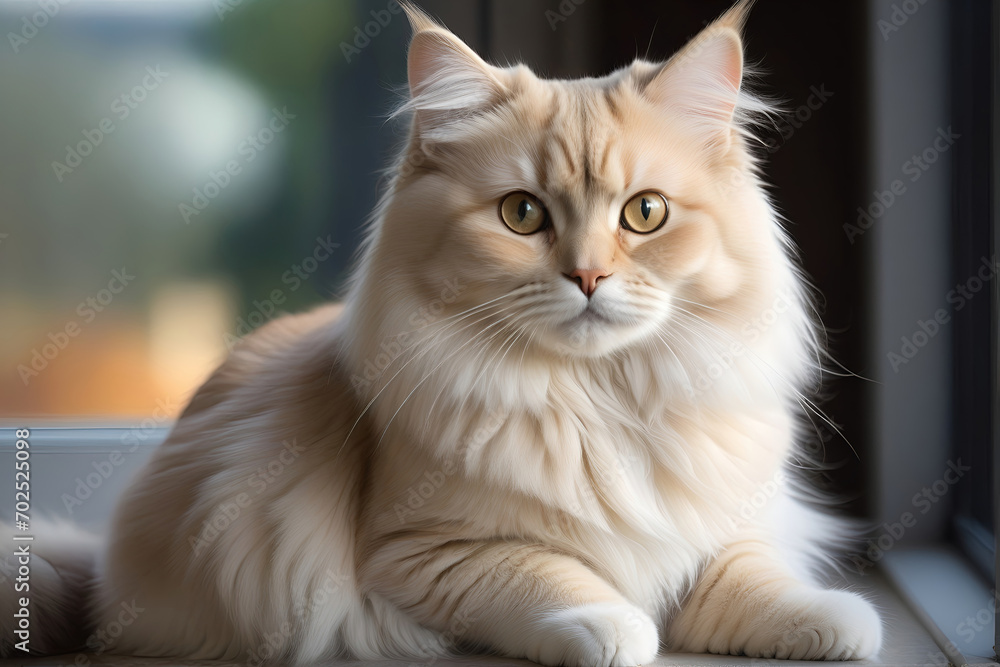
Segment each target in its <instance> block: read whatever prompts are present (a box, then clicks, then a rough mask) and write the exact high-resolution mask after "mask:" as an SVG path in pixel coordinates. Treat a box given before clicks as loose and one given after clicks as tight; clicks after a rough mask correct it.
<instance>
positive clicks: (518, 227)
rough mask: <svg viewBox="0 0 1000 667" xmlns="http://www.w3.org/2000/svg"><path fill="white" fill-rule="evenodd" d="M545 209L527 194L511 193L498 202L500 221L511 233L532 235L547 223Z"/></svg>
mask: <svg viewBox="0 0 1000 667" xmlns="http://www.w3.org/2000/svg"><path fill="white" fill-rule="evenodd" d="M548 217H549V216H548V213H546V212H545V207H544V206H542V203H541V202H540V201H538V199H536V198H535V197H532V196H531V195H529V194H528V193H527V192H512V193H510V194H509V195H507V196H506V197H504V198H503V201H502V202H500V219H501V220H503V224H505V225H507V227H509V228H510V230H511V231H513V232H517V233H518V234H534V233H535V232H537V231H539V230H541V229H543V228H544V227H545V226H546V222H547V221H548Z"/></svg>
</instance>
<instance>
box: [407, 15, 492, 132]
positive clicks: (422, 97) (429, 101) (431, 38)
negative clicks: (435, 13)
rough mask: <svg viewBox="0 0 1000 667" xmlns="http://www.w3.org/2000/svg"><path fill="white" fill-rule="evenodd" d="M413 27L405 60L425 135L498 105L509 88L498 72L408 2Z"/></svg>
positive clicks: (409, 106)
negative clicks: (500, 98) (498, 100)
mask: <svg viewBox="0 0 1000 667" xmlns="http://www.w3.org/2000/svg"><path fill="white" fill-rule="evenodd" d="M401 4H402V5H403V9H404V10H405V11H406V15H407V16H408V17H409V19H410V25H411V27H412V28H413V39H412V40H411V41H410V50H409V54H408V56H407V70H408V77H409V85H410V101H409V102H408V103H407V104H406V105H405V107H404V108H406V109H407V110H411V111H413V112H414V113H415V114H416V119H417V127H418V129H419V131H420V132H421V134H422V135H423V136H430V137H433V136H434V135H440V134H441V133H443V132H446V131H447V129H448V127H449V126H450V125H451V124H453V123H454V122H455V121H457V120H460V119H462V118H466V117H469V116H472V115H475V114H476V113H477V112H480V111H483V110H485V109H487V108H489V107H490V106H492V105H493V104H495V102H496V101H497V99H498V98H499V97H500V96H501V95H502V94H503V92H504V90H505V86H504V85H503V83H502V82H501V80H500V72H499V70H498V69H497V68H495V67H493V66H491V65H490V64H488V63H487V62H486V61H484V60H483V59H482V58H480V57H479V56H478V55H476V53H475V52H474V51H473V50H472V49H470V48H469V47H468V46H467V45H466V44H465V42H463V41H462V40H460V39H459V38H458V37H456V36H455V35H454V34H452V33H451V32H449V31H448V30H446V29H445V28H443V27H441V26H440V25H438V24H437V23H435V22H434V21H433V20H431V19H430V18H429V17H428V16H427V15H426V14H424V13H423V12H421V11H420V10H419V9H417V8H415V7H414V6H413V5H411V4H409V3H401Z"/></svg>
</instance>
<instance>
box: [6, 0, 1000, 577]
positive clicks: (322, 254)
mask: <svg viewBox="0 0 1000 667" xmlns="http://www.w3.org/2000/svg"><path fill="white" fill-rule="evenodd" d="M419 4H421V5H422V6H423V7H425V8H426V9H427V10H428V11H429V12H430V13H431V14H433V15H436V16H438V17H439V18H440V19H441V20H442V21H443V22H444V23H445V24H447V25H448V26H449V27H450V28H452V29H453V30H454V31H455V32H456V33H457V34H459V35H460V36H461V37H462V38H464V39H465V40H466V41H467V42H468V43H469V44H470V45H471V46H472V47H473V48H475V49H477V50H478V51H479V52H480V53H481V54H483V55H484V56H486V57H488V58H490V59H492V60H494V61H495V62H500V63H505V62H512V61H517V60H523V61H524V62H526V63H527V64H529V65H530V66H531V67H532V68H533V69H535V71H536V72H538V73H540V74H542V75H546V76H552V77H577V76H584V75H600V74H604V73H607V72H609V71H611V70H613V69H614V68H617V67H619V66H622V65H625V64H627V63H629V62H630V61H631V60H632V59H633V58H635V57H636V56H643V57H648V58H649V59H665V58H667V57H668V56H669V55H670V54H671V53H673V52H674V51H675V50H676V49H678V48H679V47H680V46H682V45H683V44H684V43H685V41H686V40H687V39H689V38H690V37H692V36H693V35H695V34H696V33H697V32H698V31H699V30H700V29H701V28H702V27H704V26H705V25H706V24H707V23H708V22H709V21H711V20H712V19H714V18H715V17H716V16H718V15H719V14H721V13H722V12H723V11H724V10H725V9H727V8H728V6H729V4H730V3H729V2H728V1H726V0H699V1H698V2H694V1H691V0H657V1H652V0H634V1H630V2H627V3H625V2H613V1H612V0H503V1H501V0H461V1H460V0H452V1H449V0H426V1H425V2H421V3H419ZM995 5H996V3H995V2H993V1H992V0H953V1H952V2H948V3H944V2H934V1H928V0H905V1H903V2H894V1H891V0H848V1H844V2H838V3H836V4H831V3H811V2H786V1H784V0H760V1H759V2H758V3H757V5H756V6H755V8H754V10H753V12H752V14H751V16H750V20H749V25H748V26H747V54H748V58H749V60H750V61H751V62H760V63H761V64H762V68H763V76H762V77H761V80H760V83H759V87H760V89H761V90H762V92H764V93H765V94H769V95H772V96H775V97H778V98H780V99H782V100H783V107H784V109H785V111H784V113H783V115H782V116H781V117H780V118H779V119H778V120H777V121H776V122H775V124H774V126H773V127H771V128H767V129H765V131H764V134H763V137H762V139H763V140H764V145H763V146H762V147H761V154H762V155H764V156H765V157H766V164H765V175H766V178H767V179H768V181H769V182H770V183H772V184H773V187H772V189H771V192H772V195H773V197H774V199H775V202H776V204H777V206H778V208H779V210H780V211H781V212H782V213H783V214H784V215H785V216H786V217H787V220H788V227H789V229H790V231H791V233H792V235H793V236H794V238H795V240H796V242H797V243H798V245H799V247H800V249H801V260H802V264H803V266H804V267H805V270H806V272H807V274H808V275H809V276H810V278H811V279H812V281H813V283H814V285H815V287H816V290H817V295H818V300H819V306H820V312H821V314H822V317H823V320H824V323H825V324H826V326H827V327H828V330H829V332H830V334H829V346H830V350H831V352H832V354H833V356H834V357H835V358H836V359H837V360H838V362H840V363H841V364H843V366H844V368H845V369H847V371H849V372H847V374H846V376H845V377H839V376H836V375H830V376H829V377H828V381H827V383H826V386H825V389H826V393H825V396H824V398H823V401H822V405H823V407H824V409H825V411H826V413H827V414H828V415H829V417H830V420H831V421H832V422H833V423H834V424H836V425H837V426H838V427H839V428H840V430H841V431H842V432H843V436H841V435H838V434H836V433H835V432H834V429H833V428H831V427H830V426H828V425H825V424H824V423H823V422H822V421H821V420H818V419H814V422H815V424H816V427H815V430H814V432H815V435H814V436H813V438H812V442H811V443H810V445H811V448H812V449H814V450H815V451H823V452H824V457H825V461H826V463H827V464H828V465H829V469H828V470H827V471H826V472H825V473H824V474H823V475H822V477H823V481H824V483H825V484H826V485H827V486H828V488H830V489H831V490H833V491H835V492H837V493H838V494H839V497H840V498H843V503H842V504H843V506H844V507H845V508H847V509H849V510H851V511H853V512H855V513H857V514H862V515H866V516H870V517H875V518H876V519H877V520H895V519H896V518H898V517H899V516H900V514H901V512H904V511H908V510H912V509H913V502H914V501H913V497H914V493H919V492H920V491H921V488H922V487H923V486H924V485H926V484H931V483H933V482H934V481H935V480H936V479H937V478H939V477H940V476H941V475H942V472H943V471H944V470H946V469H947V467H946V463H947V461H949V460H952V459H954V458H955V457H956V456H962V457H964V459H963V461H973V462H974V463H975V465H974V466H973V470H972V472H970V473H969V474H968V477H965V478H964V479H963V484H962V486H961V488H962V490H961V491H960V492H959V493H948V494H947V497H946V498H945V499H943V500H942V502H940V503H939V502H938V500H937V499H935V501H934V506H933V512H932V513H931V514H930V515H929V517H928V518H927V519H922V520H921V522H920V523H919V525H918V526H917V527H916V528H914V529H913V531H911V535H923V536H926V537H935V538H937V537H941V536H943V535H949V536H950V538H951V539H954V540H957V541H959V542H963V541H964V542H963V544H965V545H966V546H965V547H963V548H966V549H967V550H968V551H969V553H970V554H971V553H972V552H974V551H975V552H976V553H978V556H975V558H976V559H977V562H978V563H980V566H981V570H982V571H983V572H987V571H988V572H990V573H991V572H992V569H991V568H992V557H993V555H992V554H993V547H992V517H993V509H992V507H993V482H992V479H993V461H994V458H993V444H992V443H993V437H994V426H995V423H996V421H995V419H994V412H995V406H996V401H995V397H996V392H995V388H994V386H993V385H994V380H995V378H996V372H995V369H996V366H995V359H996V340H997V338H996V334H995V331H994V330H993V329H991V327H992V326H993V323H994V322H995V314H996V306H995V304H996V286H995V282H994V281H992V280H991V279H990V278H988V279H985V280H982V281H981V282H980V284H979V287H978V288H977V289H976V290H975V291H974V292H970V293H969V295H968V298H966V297H965V296H961V301H958V298H959V297H956V296H955V294H956V292H955V290H956V289H957V288H959V287H962V286H967V287H968V288H971V287H972V285H971V284H969V280H970V279H971V278H974V277H975V276H976V272H977V271H978V270H979V269H978V267H980V266H981V265H982V264H983V261H987V262H988V261H990V259H991V258H992V257H993V252H994V251H993V243H994V241H995V234H994V231H993V230H994V229H995V226H994V223H993V220H994V218H993V217H992V216H993V209H992V208H991V207H992V205H993V204H992V201H993V200H992V199H991V188H992V184H993V180H994V179H995V177H996V173H997V170H996V169H995V164H996V160H995V156H996V154H997V152H996V148H995V139H994V137H995V135H994V133H993V132H992V124H993V118H994V117H995V106H994V105H993V102H992V98H991V95H992V94H993V93H992V90H993V88H994V83H995V81H996V65H995V63H996V51H995V46H996V39H995V35H996V34H997V31H996V29H995V27H994V26H995V25H996V24H995V20H996V15H997V12H996V9H995ZM0 35H2V43H0V91H2V92H0V119H2V122H0V156H2V159H0V202H2V204H3V205H2V206H0V420H2V422H3V423H4V424H7V425H10V426H19V425H23V424H28V425H32V426H36V427H37V426H42V425H46V424H61V425H64V426H66V425H69V426H73V425H91V426H93V425H107V424H134V423H152V424H154V425H159V426H164V427H165V426H168V425H169V423H170V420H171V419H172V418H173V417H175V416H176V415H177V414H178V413H179V412H180V410H181V409H182V408H183V405H184V403H185V401H186V399H187V398H188V397H189V396H190V394H191V392H192V391H193V390H194V389H195V388H196V387H197V386H198V385H199V383H200V382H201V381H202V380H203V379H204V378H205V377H206V375H207V374H208V373H209V372H210V371H211V370H212V369H213V367H214V366H215V365H216V364H218V363H219V362H220V361H221V359H222V358H223V357H224V355H225V354H226V352H227V350H228V348H229V347H230V346H231V345H232V343H233V342H234V341H235V340H236V339H237V338H238V337H239V336H242V335H244V334H246V333H247V332H249V331H250V330H252V329H254V328H256V327H257V326H259V325H260V324H262V323H263V322H265V321H267V320H269V319H272V318H274V317H276V316H278V315H280V314H281V313H282V312H292V311H298V310H301V309H304V308H307V307H309V306H310V305H312V304H316V303H319V302H321V301H323V300H327V299H331V298H336V296H337V294H338V293H339V291H340V289H341V288H342V285H343V282H344V278H345V276H346V274H347V271H348V268H349V263H350V259H351V257H352V255H353V253H354V251H355V249H356V248H357V245H358V241H359V230H360V229H361V227H362V225H363V223H364V220H365V218H366V216H367V215H368V212H369V211H370V210H371V208H372V207H373V205H374V203H375V201H376V199H377V196H378V193H379V185H380V175H379V170H380V169H381V168H383V167H384V166H385V165H386V164H387V160H388V159H389V157H390V156H391V154H392V152H393V150H395V148H396V147H397V146H398V145H399V143H400V142H401V140H402V138H403V130H404V129H405V128H403V127H401V126H400V125H398V124H395V123H387V122H386V116H387V114H388V113H389V112H390V110H391V109H392V108H393V106H394V105H395V104H396V103H398V102H399V100H400V94H401V92H402V91H403V90H405V71H406V70H405V52H406V44H407V40H408V37H409V28H408V26H407V23H406V20H405V18H404V17H403V16H402V14H401V12H400V11H399V7H398V5H396V3H395V2H394V1H392V0H293V1H283V2H278V1H277V0H0ZM939 311H940V312H943V313H944V316H942V315H941V314H940V312H939ZM942 317H943V318H944V319H942ZM933 321H936V322H937V324H936V325H935V324H934V322H933ZM851 373H854V374H857V375H858V376H862V377H855V376H852V375H851ZM866 378H867V379H866Z"/></svg>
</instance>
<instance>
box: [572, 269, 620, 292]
mask: <svg viewBox="0 0 1000 667" xmlns="http://www.w3.org/2000/svg"><path fill="white" fill-rule="evenodd" d="M563 275H564V276H566V277H567V278H569V279H570V280H572V281H573V282H575V283H576V284H577V285H579V286H580V290H581V291H582V292H583V293H584V294H586V295H587V298H588V299H589V298H590V297H591V296H593V294H594V291H595V290H596V289H597V283H598V282H600V281H601V280H603V279H604V278H607V277H608V276H610V275H611V274H610V273H608V272H606V271H605V270H604V269H577V270H576V271H574V272H573V273H564V274H563Z"/></svg>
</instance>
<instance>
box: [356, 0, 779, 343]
mask: <svg viewBox="0 0 1000 667" xmlns="http://www.w3.org/2000/svg"><path fill="white" fill-rule="evenodd" d="M747 7H748V3H747V2H741V3H739V4H738V5H737V6H736V7H734V8H733V9H732V10H730V11H729V12H728V13H727V14H725V15H724V16H723V17H722V18H720V19H719V20H718V21H716V22H715V23H713V24H711V25H709V26H708V27H707V28H706V29H704V30H703V31H702V32H701V33H700V34H699V35H698V36H697V37H696V38H695V39H693V40H692V41H691V42H690V43H689V44H688V45H687V46H686V47H685V48H684V49H683V50H681V51H680V52H679V53H677V54H676V55H675V56H674V57H673V58H672V59H671V60H669V61H668V62H666V63H659V64H657V63H649V62H645V61H641V60H637V61H635V62H634V63H632V64H631V65H629V66H627V67H624V68H622V69H620V70H618V71H615V72H613V73H612V74H610V75H608V76H605V77H602V78H588V79H579V80H544V79H541V78H539V77H537V76H535V75H534V74H533V73H532V72H531V71H530V70H529V69H528V68H527V67H525V66H523V65H522V66H515V67H496V66H493V65H490V64H488V63H487V62H485V61H484V60H483V59H481V58H480V57H479V56H478V55H476V53H474V52H473V51H472V50H471V49H470V48H469V47H468V46H466V45H465V44H464V43H463V42H462V41H461V40H460V39H459V38H458V37H456V36H455V35H454V34H452V33H450V32H449V31H447V30H446V29H444V28H443V27H441V26H439V25H437V24H436V23H434V22H432V21H431V20H430V19H428V18H427V17H426V16H424V15H423V14H421V13H419V11H417V10H414V9H413V8H411V7H408V8H407V11H408V13H409V15H410V19H411V23H412V25H413V29H414V36H413V39H412V42H411V44H410V48H409V61H408V69H409V71H408V74H409V89H410V97H409V101H408V102H407V103H406V104H405V105H404V107H403V109H402V112H404V113H409V114H412V121H411V122H412V124H411V134H410V140H409V144H408V146H407V147H406V149H405V151H404V153H403V155H402V158H401V160H400V162H399V163H398V164H397V165H396V167H395V175H394V182H393V188H392V193H391V195H390V197H389V198H388V199H387V201H386V203H385V204H384V206H383V208H382V210H381V211H380V214H379V216H378V220H377V228H376V230H375V231H374V234H373V237H372V238H371V239H370V244H371V245H370V247H369V252H368V255H367V261H368V262H369V263H370V266H368V267H367V270H368V272H369V277H370V278H371V280H372V281H373V282H374V281H377V282H378V283H379V284H380V285H383V286H384V287H383V289H384V293H383V294H381V298H382V299H388V300H393V299H396V300H397V304H396V305H394V306H393V307H394V308H396V310H397V311H398V312H395V313H394V314H393V315H394V319H395V321H393V322H392V324H391V325H390V326H388V327H385V328H383V329H382V332H381V333H382V335H391V334H392V332H393V331H405V330H412V329H413V327H412V326H408V324H407V322H410V323H412V322H413V321H417V322H418V323H429V322H431V321H432V320H433V319H434V318H438V319H439V320H442V321H444V320H447V319H448V318H453V317H463V318H464V320H463V321H464V322H465V323H466V324H469V325H470V328H469V330H468V332H467V333H468V334H469V335H468V336H456V338H455V345H458V344H460V341H461V342H465V341H466V340H467V339H468V337H469V336H471V334H472V333H477V334H479V333H480V332H481V330H482V335H483V340H484V342H485V339H486V337H490V340H492V341H493V342H494V343H497V344H500V343H508V342H509V344H510V345H511V346H512V347H513V346H515V345H528V346H530V347H532V348H535V349H538V350H545V351H549V352H551V353H554V354H558V355H564V356H565V355H569V356H574V357H590V358H592V357H601V356H606V355H609V354H612V353H615V352H617V351H620V350H623V349H624V348H627V347H628V346H630V345H637V344H646V343H652V342H656V344H657V345H660V344H661V343H660V342H657V337H659V341H663V340H665V339H667V340H669V337H670V334H671V333H674V334H676V335H678V336H681V335H688V336H694V335H698V332H699V330H702V329H703V327H704V324H702V323H703V322H711V323H712V325H713V326H715V327H717V328H721V329H725V330H726V331H730V332H734V333H735V332H738V331H739V328H740V327H741V326H742V325H743V323H744V322H746V321H750V319H751V318H752V317H753V315H754V314H756V313H759V312H760V311H761V309H762V308H763V307H765V306H766V305H767V299H768V298H771V296H773V293H774V291H775V289H776V287H775V286H776V284H777V283H778V282H780V280H779V279H778V278H777V277H776V276H779V275H784V274H783V273H782V272H783V271H785V269H786V268H787V267H786V265H787V263H788V262H787V258H786V257H785V255H784V251H783V250H782V247H781V232H780V230H779V229H777V225H776V224H775V221H774V215H773V212H772V211H771V209H770V207H769V205H768V203H767V199H766V197H765V196H764V194H763V192H762V189H761V186H760V184H759V182H758V180H757V178H756V175H755V166H754V160H753V157H752V154H751V152H750V151H749V150H748V143H749V140H750V138H751V135H750V132H749V128H750V124H749V122H748V119H749V118H750V117H751V116H752V115H753V114H754V113H756V112H759V111H762V110H764V107H763V105H761V104H760V103H759V102H758V101H756V98H754V97H752V96H750V95H748V94H747V92H746V91H745V90H744V86H743V79H744V75H745V72H744V62H743V49H742V41H741V37H740V31H741V26H742V22H743V20H744V17H745V13H746V10H747ZM779 269H780V270H779ZM449 285H451V286H452V287H451V289H450V292H454V294H453V295H452V296H451V297H449V298H450V300H449V301H447V302H445V303H444V304H443V305H442V303H441V300H442V299H443V298H444V297H443V295H444V293H445V292H449V288H448V286H449ZM404 304H409V305H404ZM428 304H432V305H437V306H439V308H438V311H437V312H436V313H434V312H432V311H428V313H427V314H428V315H430V317H417V318H414V317H412V314H413V313H415V312H420V311H421V308H422V307H426V306H427V305H428ZM470 309H471V310H470ZM469 313H472V314H473V315H472V316H469ZM720 313H721V315H720ZM463 314H464V315H463ZM407 316H410V317H407ZM487 326H489V327H490V328H487ZM684 332H693V333H688V334H685V333H684ZM514 341H516V343H515V342H514ZM517 349H520V348H517Z"/></svg>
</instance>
